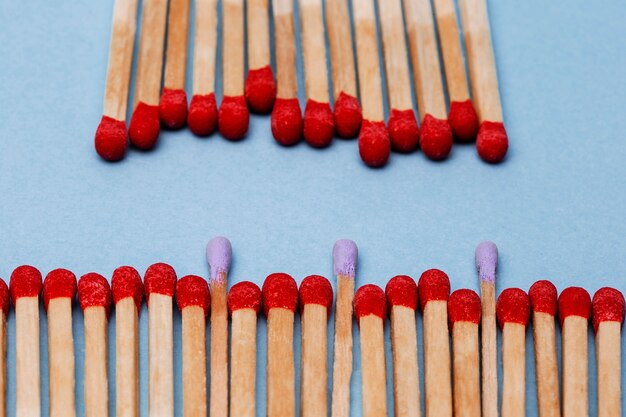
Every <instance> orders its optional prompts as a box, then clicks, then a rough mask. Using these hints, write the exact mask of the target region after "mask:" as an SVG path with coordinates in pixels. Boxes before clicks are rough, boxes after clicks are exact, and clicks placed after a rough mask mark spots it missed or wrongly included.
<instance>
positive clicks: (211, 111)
mask: <svg viewBox="0 0 626 417" xmlns="http://www.w3.org/2000/svg"><path fill="white" fill-rule="evenodd" d="M187 125H188V126H189V130H191V132H192V133H193V134H194V135H196V136H208V135H210V134H211V133H213V132H215V129H216V128H217V103H216V102H215V94H214V93H211V94H206V95H198V94H196V95H195V96H193V97H192V98H191V104H190V105H189V112H188V113H187Z"/></svg>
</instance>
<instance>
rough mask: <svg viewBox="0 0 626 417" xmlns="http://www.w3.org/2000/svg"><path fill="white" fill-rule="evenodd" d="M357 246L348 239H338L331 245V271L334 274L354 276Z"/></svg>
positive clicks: (357, 253) (357, 254)
mask: <svg viewBox="0 0 626 417" xmlns="http://www.w3.org/2000/svg"><path fill="white" fill-rule="evenodd" d="M358 257H359V248H357V246H356V243H355V242H354V241H353V240H350V239H339V240H338V241H336V242H335V245H334V246H333V271H334V273H335V276H338V275H342V276H346V277H350V278H354V276H355V274H356V262H357V259H358Z"/></svg>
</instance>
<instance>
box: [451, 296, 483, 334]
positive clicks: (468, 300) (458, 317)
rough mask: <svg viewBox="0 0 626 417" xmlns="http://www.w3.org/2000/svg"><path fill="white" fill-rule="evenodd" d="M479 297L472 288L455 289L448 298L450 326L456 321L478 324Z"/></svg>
mask: <svg viewBox="0 0 626 417" xmlns="http://www.w3.org/2000/svg"><path fill="white" fill-rule="evenodd" d="M480 311H481V304H480V297H479V296H478V294H476V292H475V291H472V290H466V289H462V290H456V291H454V292H453V293H452V294H450V298H449V299H448V320H449V321H450V328H451V329H452V328H453V327H454V323H456V322H457V321H464V322H469V323H474V324H476V325H478V323H480Z"/></svg>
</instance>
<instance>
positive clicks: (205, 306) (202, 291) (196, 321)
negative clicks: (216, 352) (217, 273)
mask: <svg viewBox="0 0 626 417" xmlns="http://www.w3.org/2000/svg"><path fill="white" fill-rule="evenodd" d="M176 303H177V304H178V308H179V309H180V311H181V315H182V319H183V416H185V417H196V416H203V417H206V415H207V399H206V318H207V317H208V315H209V309H210V307H211V295H210V294H209V286H208V284H207V282H206V280H205V279H204V278H201V277H199V276H197V275H187V276H184V277H182V278H181V279H179V280H178V282H177V283H176Z"/></svg>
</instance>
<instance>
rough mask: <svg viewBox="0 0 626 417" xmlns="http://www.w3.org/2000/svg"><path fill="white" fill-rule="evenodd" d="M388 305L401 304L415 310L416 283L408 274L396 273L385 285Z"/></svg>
mask: <svg viewBox="0 0 626 417" xmlns="http://www.w3.org/2000/svg"><path fill="white" fill-rule="evenodd" d="M385 294H386V295H387V302H388V303H389V307H390V308H391V307H393V306H403V307H408V308H410V309H411V310H417V284H416V283H415V280H413V278H411V277H410V276H408V275H397V276H395V277H393V278H391V279H390V280H389V282H388V283H387V286H386V287H385Z"/></svg>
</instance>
